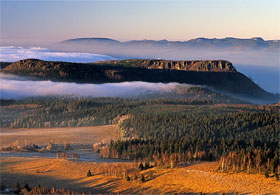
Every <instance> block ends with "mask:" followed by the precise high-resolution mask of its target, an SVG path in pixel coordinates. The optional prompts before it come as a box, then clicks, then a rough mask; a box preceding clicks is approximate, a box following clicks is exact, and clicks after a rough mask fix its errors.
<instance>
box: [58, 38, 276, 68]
mask: <svg viewBox="0 0 280 195" xmlns="http://www.w3.org/2000/svg"><path fill="white" fill-rule="evenodd" d="M53 49H54V50H58V51H72V52H88V53H97V54H103V55H108V56H112V57H114V58H117V59H168V60H183V59H191V60H197V59H199V60H208V59H224V60H228V61H231V62H233V63H234V64H242V65H260V66H265V65H267V66H274V67H275V66H277V65H278V64H279V49H280V41H279V40H264V39H263V38H261V37H253V38H249V39H239V38H234V37H226V38H222V39H216V38H204V37H200V38H196V39H191V40H188V41H169V40H165V39H164V40H146V39H144V40H130V41H119V40H115V39H110V38H96V37H93V38H76V39H68V40H65V41H62V42H60V43H57V44H55V45H53Z"/></svg>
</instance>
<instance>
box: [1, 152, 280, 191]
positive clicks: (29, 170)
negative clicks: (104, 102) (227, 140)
mask: <svg viewBox="0 0 280 195" xmlns="http://www.w3.org/2000/svg"><path fill="white" fill-rule="evenodd" d="M115 165H116V164H115ZM126 165H127V166H131V165H132V163H126ZM104 166H110V164H108V163H93V162H83V163H82V162H73V161H68V160H63V159H46V158H44V159H40V158H38V159H34V158H22V157H21V158H13V157H9V158H1V183H2V184H5V185H6V186H14V185H15V183H16V181H18V182H19V183H20V184H22V185H24V184H25V183H28V184H29V185H30V186H33V185H39V184H40V185H41V186H49V187H50V186H55V187H56V188H66V189H69V190H73V191H78V192H93V193H118V192H120V193H126V194H127V193H128V194H130V193H140V194H141V193H145V194H151V193H156V194H158V193H200V192H203V193H207V194H222V193H228V194H231V193H236V192H238V194H256V195H259V194H280V181H276V180H275V178H268V179H266V178H265V177H264V175H259V174H246V173H217V172H214V170H215V169H216V167H217V162H211V163H210V162H201V163H197V164H194V165H189V166H185V167H180V168H174V169H170V168H152V169H148V170H146V171H143V172H142V173H145V172H147V171H150V170H151V171H152V172H153V176H154V179H152V180H149V181H146V182H144V183H138V182H135V181H130V182H128V181H126V180H124V179H122V178H115V177H113V176H104V175H102V174H100V172H99V171H98V170H100V168H101V167H104ZM89 169H91V171H92V173H93V175H94V176H92V177H87V176H86V173H87V171H88V170H89Z"/></svg>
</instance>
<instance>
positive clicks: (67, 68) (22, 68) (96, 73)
mask: <svg viewBox="0 0 280 195" xmlns="http://www.w3.org/2000/svg"><path fill="white" fill-rule="evenodd" d="M2 65H3V66H2V72H6V73H12V74H16V75H24V76H33V77H37V78H38V79H48V80H49V79H50V80H54V81H66V82H77V83H116V82H126V81H144V82H163V83H168V82H177V83H186V84H194V85H204V86H208V87H210V88H213V89H216V90H220V91H224V92H226V93H230V94H234V95H236V96H243V97H246V98H254V99H258V100H261V101H263V102H268V103H269V102H276V101H278V100H277V97H276V96H274V95H273V94H270V93H268V92H266V91H265V90H263V89H262V88H260V87H259V86H258V85H256V84H255V83H254V82H253V81H252V80H250V79H249V78H248V77H246V76H245V75H243V74H241V73H239V72H237V71H236V70H235V68H234V67H233V65H232V64H231V63H230V62H228V61H225V60H192V61H171V60H154V59H147V60H143V59H139V60H115V61H102V62H97V63H69V62H53V61H42V60H37V59H26V60H20V61H17V62H14V63H10V64H6V63H3V64H2Z"/></svg>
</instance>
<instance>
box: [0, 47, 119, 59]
mask: <svg viewBox="0 0 280 195" xmlns="http://www.w3.org/2000/svg"><path fill="white" fill-rule="evenodd" d="M27 58H36V59H40V60H48V61H66V62H85V63H86V62H96V61H103V60H114V59H115V58H113V57H111V56H108V55H100V54H92V53H83V52H61V51H60V52H58V51H52V50H49V49H46V48H40V47H31V48H23V47H14V46H9V47H0V61H1V62H15V61H18V60H22V59H27Z"/></svg>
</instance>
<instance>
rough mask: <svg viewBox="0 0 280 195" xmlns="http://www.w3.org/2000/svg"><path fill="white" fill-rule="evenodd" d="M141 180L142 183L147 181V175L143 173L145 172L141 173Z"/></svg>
mask: <svg viewBox="0 0 280 195" xmlns="http://www.w3.org/2000/svg"><path fill="white" fill-rule="evenodd" d="M141 182H142V183H144V182H145V177H144V175H143V174H142V175H141Z"/></svg>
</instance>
